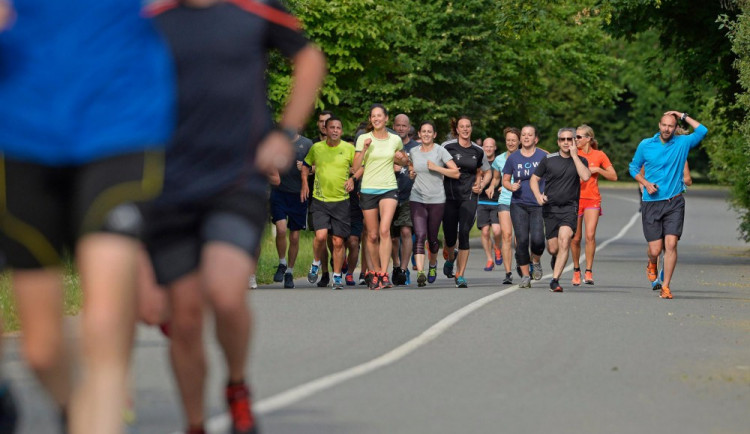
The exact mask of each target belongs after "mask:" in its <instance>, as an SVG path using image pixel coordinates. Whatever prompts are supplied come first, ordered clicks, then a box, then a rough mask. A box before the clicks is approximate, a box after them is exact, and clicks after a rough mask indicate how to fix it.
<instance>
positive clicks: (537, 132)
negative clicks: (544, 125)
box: [518, 124, 539, 139]
mask: <svg viewBox="0 0 750 434" xmlns="http://www.w3.org/2000/svg"><path fill="white" fill-rule="evenodd" d="M523 128H533V129H534V137H536V138H539V131H538V130H537V129H536V127H535V126H533V125H531V124H526V125H524V126H523ZM523 128H521V129H522V130H523ZM518 138H519V139H520V138H521V136H518Z"/></svg>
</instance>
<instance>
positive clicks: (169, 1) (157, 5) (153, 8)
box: [141, 0, 179, 18]
mask: <svg viewBox="0 0 750 434" xmlns="http://www.w3.org/2000/svg"><path fill="white" fill-rule="evenodd" d="M177 5H179V2H178V1H176V0H156V1H154V2H152V3H149V4H148V5H146V6H145V7H144V8H143V10H142V11H141V13H142V14H143V16H145V17H147V18H153V17H155V16H157V15H159V14H161V13H163V12H166V11H168V10H170V9H174V8H176V7H177Z"/></svg>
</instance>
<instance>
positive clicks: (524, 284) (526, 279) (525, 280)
mask: <svg viewBox="0 0 750 434" xmlns="http://www.w3.org/2000/svg"><path fill="white" fill-rule="evenodd" d="M518 287H519V288H531V277H530V276H523V277H521V283H519V284H518Z"/></svg>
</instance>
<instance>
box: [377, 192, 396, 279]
mask: <svg viewBox="0 0 750 434" xmlns="http://www.w3.org/2000/svg"><path fill="white" fill-rule="evenodd" d="M396 206H398V202H397V201H396V200H395V199H383V200H381V201H380V203H379V204H378V207H379V209H380V226H379V235H380V246H379V256H380V264H379V265H380V267H379V268H378V272H380V273H384V274H385V273H387V272H388V262H389V259H390V256H391V248H392V246H391V222H393V215H394V214H395V212H396Z"/></svg>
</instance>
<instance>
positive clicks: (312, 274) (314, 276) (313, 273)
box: [307, 264, 320, 283]
mask: <svg viewBox="0 0 750 434" xmlns="http://www.w3.org/2000/svg"><path fill="white" fill-rule="evenodd" d="M318 271H320V265H315V264H312V265H310V271H308V272H307V281H308V282H310V283H315V282H317V281H318Z"/></svg>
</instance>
